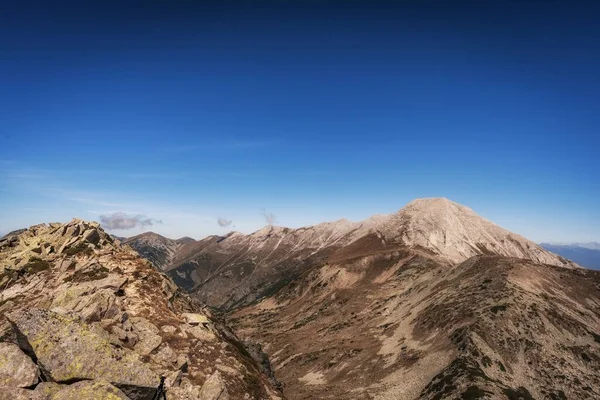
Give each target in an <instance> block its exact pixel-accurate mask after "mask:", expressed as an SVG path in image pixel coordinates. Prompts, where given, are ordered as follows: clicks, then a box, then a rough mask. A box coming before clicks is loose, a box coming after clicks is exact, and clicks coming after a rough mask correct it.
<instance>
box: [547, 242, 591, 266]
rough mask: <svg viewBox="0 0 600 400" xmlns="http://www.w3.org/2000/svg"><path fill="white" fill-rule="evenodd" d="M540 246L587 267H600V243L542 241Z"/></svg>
mask: <svg viewBox="0 0 600 400" xmlns="http://www.w3.org/2000/svg"><path fill="white" fill-rule="evenodd" d="M540 246H542V247H543V248H545V249H546V250H548V251H551V252H553V253H556V254H560V255H561V256H563V257H565V258H568V259H570V260H573V261H575V262H576V263H577V264H579V265H581V266H584V267H586V268H593V269H600V243H595V242H592V243H572V244H553V243H542V244H541V245H540Z"/></svg>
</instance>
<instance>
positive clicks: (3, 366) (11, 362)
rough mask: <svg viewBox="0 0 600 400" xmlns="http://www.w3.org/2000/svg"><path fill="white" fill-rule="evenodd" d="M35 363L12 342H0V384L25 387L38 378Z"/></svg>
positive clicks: (33, 383) (35, 381) (32, 383)
mask: <svg viewBox="0 0 600 400" xmlns="http://www.w3.org/2000/svg"><path fill="white" fill-rule="evenodd" d="M39 374H40V373H39V370H38V367H37V365H35V364H34V362H33V361H32V360H31V358H29V357H28V356H27V355H26V354H25V353H23V352H22V351H21V349H20V348H19V347H18V346H17V345H15V344H12V343H0V386H8V387H15V388H27V387H30V386H33V385H35V384H36V383H37V382H38V380H39Z"/></svg>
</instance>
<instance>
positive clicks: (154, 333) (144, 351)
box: [131, 317, 162, 356]
mask: <svg viewBox="0 0 600 400" xmlns="http://www.w3.org/2000/svg"><path fill="white" fill-rule="evenodd" d="M131 323H132V324H133V331H134V332H135V333H136V334H137V337H138V342H137V343H136V344H135V347H134V349H135V351H136V352H137V353H138V354H141V355H143V356H146V355H148V354H150V353H152V351H154V349H156V348H157V347H158V346H160V344H161V343H162V337H161V336H160V335H159V334H158V333H159V332H160V331H159V329H158V328H157V327H156V325H154V324H153V323H151V322H150V321H148V320H147V319H145V318H141V317H138V318H133V319H132V320H131Z"/></svg>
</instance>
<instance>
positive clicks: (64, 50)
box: [0, 0, 600, 242]
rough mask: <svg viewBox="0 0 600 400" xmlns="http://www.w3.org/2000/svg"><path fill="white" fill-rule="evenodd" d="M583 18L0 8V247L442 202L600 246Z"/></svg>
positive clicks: (133, 6)
mask: <svg viewBox="0 0 600 400" xmlns="http://www.w3.org/2000/svg"><path fill="white" fill-rule="evenodd" d="M599 7H600V6H599V5H598V4H597V2H591V1H485V0H477V1H460V0H458V1H446V0H443V1H442V0H440V1H425V0H420V1H416V0H415V1H396V2H376V1H364V2H352V1H338V2H334V1H302V2H300V1H297V2H293V1H273V2H262V1H254V2H253V1H246V2H228V1H214V2H211V1H206V2H200V1H199V2H196V1H156V2H153V1H139V2H133V1H118V2H117V1H101V2H91V1H78V2H70V3H65V2H61V1H55V2H49V1H43V2H37V3H36V2H27V1H22V2H21V1H19V2H17V1H14V2H7V3H6V4H4V5H3V10H2V13H1V15H0V233H6V232H7V231H9V230H12V229H17V228H20V227H24V226H29V225H31V224H35V223H39V222H43V221H55V220H57V221H64V220H68V219H70V218H72V217H80V218H84V219H93V220H100V219H101V218H102V217H104V219H105V221H108V222H107V223H112V222H114V221H115V219H114V218H113V219H111V216H113V214H114V213H124V214H126V216H127V218H130V217H133V216H135V215H143V216H144V217H138V218H137V219H134V220H131V219H127V218H125V220H126V222H127V221H129V222H131V221H133V223H132V224H130V225H136V227H135V228H133V229H128V230H116V231H113V232H114V233H116V234H118V235H122V236H129V235H133V234H136V233H139V232H140V231H142V230H153V231H156V232H159V233H162V234H165V235H167V236H171V237H179V236H184V235H188V236H192V237H195V238H201V237H203V236H206V235H209V234H222V233H225V232H227V231H230V230H239V231H242V232H251V231H253V230H256V229H259V228H260V227H261V226H263V225H264V224H265V214H266V215H269V216H271V217H273V216H274V217H275V223H276V224H278V225H285V226H292V227H298V226H302V225H309V224H314V223H318V222H321V221H325V220H335V219H339V218H342V217H345V218H348V219H351V220H360V219H364V218H366V217H368V216H370V215H372V214H377V213H390V212H394V211H396V210H398V209H399V208H401V207H402V206H403V205H404V204H406V203H407V202H408V201H410V200H412V199H414V198H417V197H432V196H444V197H448V198H450V199H452V200H454V201H456V202H459V203H462V204H465V205H467V206H469V207H471V208H473V209H474V210H475V211H476V212H478V213H479V214H481V215H482V216H484V217H486V218H488V219H491V220H492V221H494V222H496V223H498V224H499V225H501V226H504V227H505V228H508V229H510V230H513V231H515V232H517V233H520V234H522V235H524V236H526V237H529V238H530V239H533V240H536V241H561V242H575V241H578V242H586V241H600V211H599V209H598V205H599V201H598V199H599V195H600V186H599V179H598V176H599V172H600V157H598V152H599V149H600V139H599V128H600V110H599V108H600V45H599V43H600V24H599V23H598V21H600V8H599ZM118 215H121V214H118ZM219 218H220V221H219ZM219 222H220V223H219ZM126 225H127V224H126Z"/></svg>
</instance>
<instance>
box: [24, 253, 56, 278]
mask: <svg viewBox="0 0 600 400" xmlns="http://www.w3.org/2000/svg"><path fill="white" fill-rule="evenodd" d="M47 269H50V263H49V262H48V261H46V260H42V259H41V258H39V257H31V258H30V259H29V262H28V263H27V264H25V266H24V267H23V270H24V271H25V273H26V274H29V275H33V274H37V273H38V272H42V271H45V270H47Z"/></svg>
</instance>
